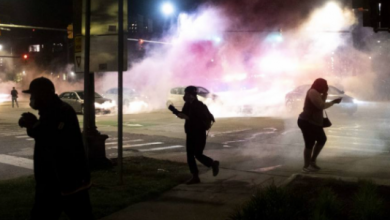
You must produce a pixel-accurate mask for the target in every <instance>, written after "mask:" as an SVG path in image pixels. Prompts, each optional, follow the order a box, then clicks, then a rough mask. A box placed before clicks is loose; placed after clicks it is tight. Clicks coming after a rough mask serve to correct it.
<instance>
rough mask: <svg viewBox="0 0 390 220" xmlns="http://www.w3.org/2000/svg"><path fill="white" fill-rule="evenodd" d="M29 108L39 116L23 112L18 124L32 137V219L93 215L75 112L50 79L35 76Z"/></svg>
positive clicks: (29, 90)
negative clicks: (64, 100) (33, 186)
mask: <svg viewBox="0 0 390 220" xmlns="http://www.w3.org/2000/svg"><path fill="white" fill-rule="evenodd" d="M23 92H24V93H27V94H30V95H31V97H30V106H31V108H33V109H35V110H38V113H39V119H38V118H37V117H36V116H35V115H34V114H32V113H23V114H22V117H21V118H20V120H19V125H20V126H21V127H24V128H27V134H28V135H29V136H30V137H32V138H34V140H35V147H34V176H35V182H36V187H35V200H34V206H33V208H32V211H31V220H42V219H51V220H53V219H58V218H59V217H60V215H61V213H62V212H65V214H66V215H67V216H68V217H69V218H70V219H75V220H76V219H77V220H78V219H80V220H81V219H83V220H90V219H93V215H92V208H91V204H90V199H89V193H88V189H89V188H90V186H91V182H90V173H89V169H88V165H87V157H86V151H85V149H84V144H83V138H82V134H81V130H80V125H79V121H78V119H77V115H76V112H75V111H74V109H73V108H72V107H71V106H70V105H68V104H67V103H65V102H63V101H61V99H60V98H59V97H58V96H57V95H56V94H55V88H54V85H53V83H52V82H51V81H50V80H49V79H47V78H44V77H41V78H37V79H34V80H33V81H32V82H31V84H30V87H29V89H28V90H25V91H23Z"/></svg>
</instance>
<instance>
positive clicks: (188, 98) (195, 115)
mask: <svg viewBox="0 0 390 220" xmlns="http://www.w3.org/2000/svg"><path fill="white" fill-rule="evenodd" d="M197 91H198V88H197V87H195V86H188V87H187V88H186V89H185V94H184V97H183V99H184V101H185V104H184V106H183V110H182V111H181V112H180V111H178V110H176V109H175V108H174V107H173V106H172V105H171V106H170V107H169V109H170V110H171V111H172V112H173V113H174V114H176V115H177V116H178V117H179V118H181V119H185V124H184V129H185V132H186V134H187V141H186V143H187V163H188V166H189V168H190V171H191V174H192V178H191V179H190V180H189V181H187V184H196V183H200V179H199V170H198V166H197V165H196V161H195V158H196V159H197V160H198V161H199V162H201V163H202V164H203V165H205V166H206V167H211V168H212V169H213V176H217V175H218V172H219V162H218V161H215V160H213V159H211V158H209V157H207V156H206V155H204V154H203V151H204V148H205V147H206V138H207V135H206V131H207V130H208V129H210V127H211V125H212V122H214V121H215V120H214V117H213V115H212V114H211V113H210V112H209V110H208V108H207V106H206V105H205V104H203V103H202V102H200V101H199V100H198V98H197V93H198V92H197Z"/></svg>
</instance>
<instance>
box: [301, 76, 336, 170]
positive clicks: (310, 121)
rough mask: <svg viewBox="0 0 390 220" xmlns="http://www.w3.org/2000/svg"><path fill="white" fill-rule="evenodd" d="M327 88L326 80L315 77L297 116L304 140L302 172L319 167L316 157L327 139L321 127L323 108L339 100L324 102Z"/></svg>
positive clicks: (318, 168)
mask: <svg viewBox="0 0 390 220" xmlns="http://www.w3.org/2000/svg"><path fill="white" fill-rule="evenodd" d="M328 89H329V88H328V83H327V82H326V80H324V79H321V78H319V79H316V80H315V81H314V83H313V85H312V86H311V88H310V89H309V91H307V94H306V98H305V103H304V106H303V112H302V113H301V114H300V115H299V118H298V126H299V128H300V129H301V130H302V134H303V139H304V141H305V150H304V153H303V158H304V162H305V163H304V166H303V169H302V171H303V172H310V171H318V170H320V169H321V168H320V167H319V166H317V164H316V159H317V157H318V155H319V154H320V152H321V150H322V148H323V147H324V145H325V143H326V140H327V137H326V135H325V132H324V128H323V126H324V125H323V121H324V109H327V108H329V107H331V106H333V105H334V104H338V103H340V102H341V98H339V99H335V100H333V101H331V102H326V99H327V97H328Z"/></svg>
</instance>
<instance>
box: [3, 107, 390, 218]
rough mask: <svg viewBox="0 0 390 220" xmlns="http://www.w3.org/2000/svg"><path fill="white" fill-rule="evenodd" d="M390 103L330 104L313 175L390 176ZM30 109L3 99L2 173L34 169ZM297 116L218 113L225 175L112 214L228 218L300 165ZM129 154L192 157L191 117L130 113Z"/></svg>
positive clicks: (105, 125) (215, 138)
mask: <svg viewBox="0 0 390 220" xmlns="http://www.w3.org/2000/svg"><path fill="white" fill-rule="evenodd" d="M389 106H390V103H363V104H361V106H359V111H358V112H357V113H356V114H355V115H354V116H347V115H340V114H334V113H332V112H331V111H330V112H329V117H330V119H331V121H332V123H333V126H332V127H330V128H327V129H326V133H327V136H328V142H327V144H326V146H325V148H324V150H323V152H322V153H321V155H320V157H319V159H318V165H319V166H321V167H322V168H323V169H322V170H321V171H320V172H318V173H315V174H313V175H317V176H342V177H353V178H365V179H374V180H381V181H388V180H390V169H388V167H389V165H390V158H389V157H390V156H389V155H390V154H389V151H390V135H389V128H390V107H389ZM24 111H30V112H33V111H31V109H29V108H28V106H27V104H26V103H25V104H24V105H23V103H22V107H21V108H20V109H12V108H11V107H10V105H9V104H7V103H4V104H2V105H0V140H1V141H0V146H1V147H0V179H8V178H13V177H16V176H22V175H27V174H31V173H32V154H33V144H34V141H33V140H31V138H29V137H27V136H26V134H25V131H24V129H21V128H19V127H18V126H17V124H16V122H17V120H18V118H19V117H20V114H21V113H22V112H24ZM33 113H36V112H33ZM296 117H297V115H296V114H292V115H288V114H285V115H282V116H281V117H279V118H269V117H237V118H217V123H216V124H215V125H214V126H213V128H212V130H211V132H210V133H209V135H208V141H207V148H206V150H205V154H206V155H209V156H211V157H212V158H214V159H217V160H219V161H220V162H221V172H220V175H219V176H218V177H216V178H214V177H212V176H211V173H210V171H208V172H205V173H203V174H202V176H201V179H202V184H199V185H196V186H186V185H179V186H177V187H176V188H174V189H173V190H171V191H169V192H167V193H165V194H163V195H162V196H161V197H159V198H156V199H154V200H151V201H146V202H143V203H140V204H136V205H133V206H130V207H129V208H127V209H125V210H123V211H120V212H118V213H115V214H113V215H112V216H108V217H106V218H104V219H106V220H111V219H112V220H114V219H184V218H190V219H191V218H192V219H226V216H227V215H228V213H231V212H232V211H233V210H234V208H236V207H237V206H238V205H240V204H241V203H242V202H243V201H245V200H246V199H248V198H250V196H251V194H252V193H253V192H254V190H256V189H257V188H258V187H261V186H266V185H269V184H270V183H272V182H274V183H275V184H278V185H279V184H282V183H283V182H284V181H286V180H287V179H288V178H289V177H291V176H292V175H293V174H296V173H299V172H300V170H301V168H302V164H303V162H302V151H303V146H304V143H303V139H302V134H301V132H300V130H299V128H298V127H297V125H296ZM79 119H80V121H81V120H82V116H81V115H80V116H79ZM116 119H117V116H116V115H98V116H97V118H96V122H97V126H98V129H99V131H100V132H101V133H104V134H108V135H109V137H110V138H109V139H108V140H107V142H106V153H107V156H108V157H110V158H115V157H116V156H117V132H116V129H117V127H116V126H117V122H116ZM81 124H82V123H81ZM124 155H125V156H139V155H143V156H147V157H153V158H158V159H167V160H173V161H180V162H185V161H186V156H185V134H184V132H183V121H182V120H179V119H177V118H176V117H175V116H173V115H172V114H171V113H170V112H169V111H157V112H151V113H143V114H130V115H125V116H124ZM210 207H212V208H211V209H210ZM175 210H183V212H177V211H175ZM207 210H209V211H207ZM180 213H186V214H185V215H182V214H180Z"/></svg>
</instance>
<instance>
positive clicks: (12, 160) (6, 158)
mask: <svg viewBox="0 0 390 220" xmlns="http://www.w3.org/2000/svg"><path fill="white" fill-rule="evenodd" d="M0 163H3V164H8V165H13V166H17V167H23V168H26V169H30V170H32V169H34V163H33V160H31V159H27V158H23V157H15V156H10V155H5V154H0Z"/></svg>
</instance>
